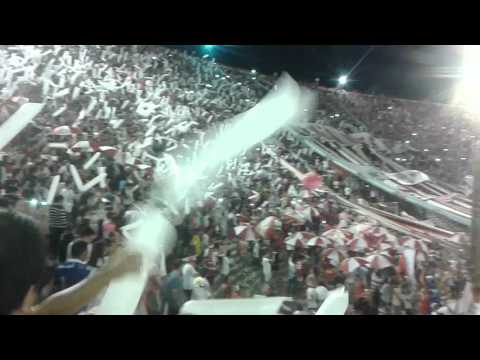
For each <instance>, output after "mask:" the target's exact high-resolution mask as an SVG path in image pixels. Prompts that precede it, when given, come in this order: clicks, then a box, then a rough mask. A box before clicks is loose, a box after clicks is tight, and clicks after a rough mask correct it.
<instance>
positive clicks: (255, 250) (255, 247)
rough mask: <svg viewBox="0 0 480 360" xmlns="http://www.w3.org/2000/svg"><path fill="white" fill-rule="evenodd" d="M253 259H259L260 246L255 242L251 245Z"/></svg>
mask: <svg viewBox="0 0 480 360" xmlns="http://www.w3.org/2000/svg"><path fill="white" fill-rule="evenodd" d="M253 257H254V258H255V259H258V258H259V257H260V244H259V242H258V240H257V241H255V243H254V244H253Z"/></svg>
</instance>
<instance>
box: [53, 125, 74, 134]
mask: <svg viewBox="0 0 480 360" xmlns="http://www.w3.org/2000/svg"><path fill="white" fill-rule="evenodd" d="M53 135H58V136H65V135H72V129H70V127H68V126H66V125H64V126H58V127H56V128H55V129H53Z"/></svg>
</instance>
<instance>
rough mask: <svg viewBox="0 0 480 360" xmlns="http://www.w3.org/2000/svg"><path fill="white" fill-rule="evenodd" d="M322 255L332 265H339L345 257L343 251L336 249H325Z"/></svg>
mask: <svg viewBox="0 0 480 360" xmlns="http://www.w3.org/2000/svg"><path fill="white" fill-rule="evenodd" d="M322 255H323V256H324V257H326V258H327V259H329V260H330V261H331V262H332V264H333V265H338V264H340V261H342V260H343V259H345V258H346V257H347V256H346V254H345V253H344V252H343V251H340V250H338V249H327V250H325V251H324V252H323V254H322Z"/></svg>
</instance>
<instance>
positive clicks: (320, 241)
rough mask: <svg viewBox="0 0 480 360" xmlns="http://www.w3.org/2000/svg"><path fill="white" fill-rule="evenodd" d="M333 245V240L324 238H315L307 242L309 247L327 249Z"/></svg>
mask: <svg viewBox="0 0 480 360" xmlns="http://www.w3.org/2000/svg"><path fill="white" fill-rule="evenodd" d="M329 245H332V240H330V239H327V238H326V237H323V236H315V237H313V238H311V239H310V240H308V241H307V246H318V247H327V246H329Z"/></svg>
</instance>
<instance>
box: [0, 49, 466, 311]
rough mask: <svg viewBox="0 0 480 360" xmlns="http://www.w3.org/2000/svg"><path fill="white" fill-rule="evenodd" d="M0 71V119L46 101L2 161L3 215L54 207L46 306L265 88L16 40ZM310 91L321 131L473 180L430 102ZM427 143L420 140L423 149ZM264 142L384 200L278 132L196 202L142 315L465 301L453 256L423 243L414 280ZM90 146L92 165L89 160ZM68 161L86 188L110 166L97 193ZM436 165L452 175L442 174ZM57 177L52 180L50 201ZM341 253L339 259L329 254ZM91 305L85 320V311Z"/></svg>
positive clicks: (353, 195) (337, 184)
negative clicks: (258, 305)
mask: <svg viewBox="0 0 480 360" xmlns="http://www.w3.org/2000/svg"><path fill="white" fill-rule="evenodd" d="M0 61H1V63H2V64H4V66H3V68H2V70H1V72H0V86H1V87H2V97H3V103H2V105H1V109H0V124H1V123H2V122H4V121H5V120H7V119H8V118H9V116H10V115H12V114H13V113H14V112H15V111H16V110H17V109H18V108H19V107H20V106H21V105H22V104H23V103H25V102H28V101H30V102H40V103H45V106H44V108H43V110H42V112H41V113H40V114H39V115H38V116H37V117H36V118H35V121H34V123H33V124H31V125H30V126H28V127H27V128H26V129H24V130H23V131H22V132H21V133H20V134H19V135H18V136H17V137H16V138H15V139H14V141H13V142H12V143H11V144H9V146H8V147H7V148H5V149H3V151H4V153H2V155H1V156H2V158H1V163H0V184H1V185H0V191H1V192H2V198H1V206H2V207H3V208H6V209H8V211H14V210H15V209H16V210H21V209H24V210H25V211H26V210H27V209H29V208H30V209H29V211H30V212H31V213H32V214H34V215H36V216H37V215H38V214H39V213H41V212H42V211H43V212H48V216H47V218H48V226H47V229H46V230H47V231H46V233H47V234H46V235H47V236H46V239H47V240H48V257H47V261H46V263H45V268H46V270H45V271H44V272H42V276H41V279H40V278H39V279H37V282H36V283H35V285H37V287H38V289H39V295H40V300H42V299H48V298H49V296H50V295H51V294H55V293H58V292H61V291H63V290H64V289H68V288H70V287H72V286H73V285H75V284H79V283H81V282H82V281H85V279H88V278H89V277H91V276H92V272H93V273H95V272H98V271H100V270H101V269H102V268H104V267H106V266H108V264H109V263H110V258H111V257H112V254H115V252H116V251H117V250H118V248H119V247H122V245H123V244H124V243H125V238H124V236H123V234H122V231H121V228H122V227H123V226H124V225H126V224H128V223H130V222H131V221H133V220H135V219H136V218H137V217H138V216H140V215H139V214H140V211H139V210H138V208H137V205H138V204H141V203H142V202H144V201H145V200H147V197H148V196H149V195H148V194H149V192H150V191H151V188H152V183H153V180H154V178H155V174H154V168H155V166H156V161H157V159H158V158H161V157H162V156H163V155H164V154H165V153H170V154H172V155H174V156H175V157H176V158H178V159H181V158H182V157H186V156H188V153H189V152H190V151H191V149H192V147H193V144H194V143H195V142H196V141H200V144H201V141H202V136H203V134H204V133H205V130H206V129H207V128H211V127H212V126H216V124H220V123H222V121H224V120H227V119H229V118H231V117H232V116H233V115H235V114H238V113H241V112H243V111H245V110H248V109H249V108H251V107H252V106H254V105H255V103H256V102H257V101H258V100H259V99H260V98H261V97H262V96H263V95H264V94H266V92H267V91H268V89H269V87H270V85H271V84H272V80H273V79H270V78H268V77H266V76H263V75H261V74H257V73H255V72H244V71H237V70H233V69H229V68H226V67H223V66H220V65H218V64H216V63H215V62H214V61H213V60H211V59H208V58H197V57H194V56H190V55H188V54H186V53H181V52H178V51H174V50H170V49H167V48H163V47H147V48H144V49H141V48H139V47H137V46H38V47H36V46H32V47H28V46H19V47H12V48H4V49H1V50H0ZM318 93H319V96H320V99H319V114H318V121H323V122H324V123H326V124H329V125H330V126H334V127H337V128H339V129H342V130H345V131H346V132H366V131H370V132H371V133H372V134H373V136H375V137H378V138H381V139H384V141H385V142H386V143H387V142H388V141H397V142H398V141H402V142H404V143H405V142H406V141H410V145H411V147H410V148H408V147H407V149H406V150H405V149H403V150H402V155H398V154H393V155H392V154H391V153H389V155H391V156H394V157H397V156H401V157H406V158H407V159H408V160H407V163H404V164H403V165H404V166H410V167H412V168H418V169H419V170H423V171H425V172H427V173H428V174H429V175H430V174H432V175H434V176H438V177H441V178H442V179H444V180H445V181H447V182H459V181H461V177H462V176H464V174H466V173H467V168H468V161H467V160H466V161H465V165H463V163H462V162H461V161H458V159H457V158H456V157H458V156H461V157H465V158H466V159H469V144H470V142H471V141H472V140H471V139H473V138H472V137H471V136H472V135H471V134H474V133H473V132H470V130H465V129H467V125H466V124H465V125H464V124H463V123H464V122H466V120H463V118H462V117H461V116H460V115H455V114H453V115H452V114H451V113H447V112H445V111H446V110H444V109H445V107H442V108H440V107H438V106H436V105H429V104H417V103H415V105H414V103H411V104H410V103H408V102H400V101H396V100H392V99H383V98H380V97H372V98H369V97H366V96H363V95H359V94H352V93H349V94H343V93H341V92H338V91H337V92H335V91H330V90H325V89H318ZM439 109H443V110H442V111H443V112H441V111H440V110H439ZM452 111H453V110H452ZM335 114H338V115H339V116H335ZM452 116H453V117H454V118H455V119H458V121H452V120H451V119H452ZM433 118H434V119H435V121H434V120H432V119H433ZM448 120H450V121H448ZM386 122H388V125H386V124H385V123H386ZM463 126H464V127H465V128H464V130H465V131H466V132H465V136H463V135H462V132H461V131H460V132H459V133H460V135H461V137H462V136H463V137H462V140H461V143H460V146H459V145H458V139H457V143H456V146H453V141H455V138H454V137H453V136H451V135H452V134H456V132H455V131H456V130H457V129H456V127H463ZM443 127H446V129H443V130H442V128H443ZM252 131H254V130H252ZM414 133H415V135H413V134H414ZM448 134H450V135H448ZM444 137H445V141H444V140H440V139H443V138H444ZM420 144H429V147H430V148H429V149H428V150H429V151H423V150H424V149H423V148H420ZM265 145H267V146H268V147H269V149H270V151H273V153H275V154H276V156H279V157H281V158H282V159H284V160H285V161H287V162H289V163H290V164H291V165H293V166H294V167H296V168H297V169H298V170H300V171H302V172H304V173H306V172H309V171H316V172H317V173H319V174H320V175H322V176H323V180H324V183H325V185H326V187H325V189H329V190H328V191H333V192H335V193H337V194H338V195H339V196H342V197H345V198H348V199H352V200H357V199H358V198H363V199H364V200H363V201H369V202H371V203H376V202H378V201H380V200H381V196H380V194H377V192H376V191H375V190H373V189H369V190H368V191H367V192H365V189H364V188H363V187H360V188H359V187H354V186H352V185H351V184H350V182H349V181H348V180H346V177H345V174H343V173H342V172H339V171H335V168H334V167H333V166H331V164H328V161H324V159H321V158H319V157H318V156H317V155H314V154H313V153H312V152H311V151H310V150H309V149H304V148H302V147H301V146H300V145H299V144H296V142H295V141H294V139H291V138H290V136H289V135H288V134H287V133H282V134H281V135H279V136H277V137H275V139H272V140H271V141H270V140H269V141H268V144H262V145H259V147H258V148H255V149H252V150H251V151H249V152H248V153H246V154H245V155H244V156H242V157H241V159H239V160H238V161H236V162H233V163H232V164H230V165H231V166H230V167H228V168H227V169H226V170H224V171H223V173H221V174H220V176H219V177H218V179H216V181H218V183H219V186H218V188H215V191H212V192H211V193H210V194H209V195H208V196H206V197H205V199H204V200H203V201H201V202H199V203H197V204H195V206H194V205H192V206H191V209H190V212H189V213H188V214H186V216H185V218H184V220H183V222H182V223H181V224H180V225H178V226H177V232H178V241H177V246H176V248H175V250H174V252H173V253H172V254H171V255H170V256H169V258H168V259H167V269H166V271H161V270H160V269H156V271H155V272H154V273H152V276H151V277H150V279H149V281H148V284H147V286H146V289H145V292H144V294H143V296H142V300H141V302H140V304H139V307H138V309H137V313H138V314H177V313H178V312H179V310H180V308H181V306H182V305H183V304H184V303H185V301H188V300H190V299H194V300H195V299H209V298H239V297H252V296H254V295H257V296H275V295H288V296H292V297H293V298H294V299H295V300H297V303H298V306H299V308H298V310H299V311H300V310H301V311H303V312H307V313H308V312H310V313H314V312H315V311H316V310H317V309H318V308H319V306H320V305H321V303H322V302H323V301H324V300H325V298H326V296H327V295H328V291H329V290H333V289H335V288H337V287H338V286H345V287H346V288H347V289H348V291H349V294H350V302H351V306H350V308H349V310H348V313H349V314H430V313H432V312H435V311H436V310H438V309H439V308H442V309H444V307H445V306H446V305H447V303H448V301H449V300H452V299H457V298H458V297H459V296H460V295H461V292H462V290H463V286H464V284H465V281H466V270H465V263H464V262H463V261H462V260H459V259H458V258H456V257H455V260H457V261H456V262H455V263H453V264H452V263H451V262H450V261H449V260H451V258H452V253H451V252H448V251H447V250H446V249H443V248H442V247H440V246H439V245H436V244H431V243H428V244H427V243H426V242H425V243H424V246H425V248H424V249H423V251H422V253H423V255H424V258H419V257H418V256H417V258H416V259H415V272H414V274H412V273H411V272H409V271H407V268H406V265H405V256H404V254H403V250H404V249H405V248H408V246H406V247H405V246H403V245H404V244H403V242H404V241H406V240H405V239H403V238H402V236H401V234H398V233H394V232H389V231H387V230H386V229H383V228H382V227H381V226H379V224H376V223H372V222H371V221H368V220H367V219H365V218H362V216H360V215H359V214H356V213H355V212H354V211H351V210H349V209H346V208H345V207H343V206H341V204H340V203H338V202H337V201H336V200H335V196H332V195H331V194H329V192H328V191H326V192H324V193H322V194H319V193H314V192H311V191H309V190H307V189H304V188H303V187H302V185H301V184H300V182H299V180H298V179H297V178H296V177H294V176H293V175H292V174H291V173H290V172H289V171H288V170H286V169H284V168H283V167H282V166H281V164H280V163H279V162H278V161H277V159H275V158H273V157H272V156H271V155H270V154H269V152H267V151H266V150H265ZM422 146H425V145H422ZM386 147H389V146H386ZM390 148H392V147H390ZM445 149H448V150H447V151H446V150H445ZM417 150H418V151H417ZM462 151H464V152H462ZM97 152H99V153H100V154H101V155H100V156H99V157H98V159H97V160H96V162H95V164H94V165H92V166H90V167H87V166H85V164H86V163H87V162H88V161H89V159H90V158H91V157H92V155H93V154H95V153H97ZM440 153H441V154H442V156H441V162H440V161H435V159H433V158H432V156H433V157H435V156H440V155H439V154H440ZM447 155H448V156H447ZM71 165H73V166H74V167H75V168H76V169H78V173H79V176H80V179H81V181H82V182H83V183H84V184H85V183H88V181H89V180H90V179H92V178H95V177H96V176H97V175H98V174H99V173H101V169H104V171H105V172H106V174H107V178H106V181H105V184H102V183H100V184H98V185H96V186H94V187H92V188H91V189H89V190H88V191H82V190H81V189H79V187H78V185H77V183H76V181H75V178H74V175H72V170H71ZM434 166H437V167H438V169H443V168H444V167H446V166H450V167H451V168H452V169H457V170H458V171H440V170H438V172H435V171H436V170H435V168H434ZM55 175H60V177H61V180H60V185H59V188H58V191H57V195H56V196H55V198H54V200H53V202H52V203H51V204H49V203H48V202H47V197H48V192H49V186H50V183H51V181H52V177H53V176H55ZM448 176H452V178H448ZM453 176H456V177H455V179H454V178H453ZM330 189H332V190H330ZM32 209H33V210H32ZM5 211H6V210H5ZM300 213H301V214H303V215H301V216H300V215H298V214H300ZM271 217H273V218H272V219H274V220H275V221H272V223H271V224H270V225H268V226H267V227H266V228H264V227H263V226H262V222H264V221H265V220H267V219H269V218H271ZM359 224H360V225H364V226H365V228H367V227H368V228H370V231H374V230H372V229H383V230H381V231H384V233H385V234H387V233H388V234H389V236H390V239H392V238H393V239H394V240H392V243H394V245H392V246H390V247H385V248H384V249H383V250H385V251H388V252H387V253H381V252H382V247H381V245H380V242H379V241H377V242H376V243H375V240H371V239H369V241H373V243H370V242H369V243H368V246H366V245H365V246H364V247H363V248H354V247H352V246H353V245H351V241H352V240H356V237H353V238H352V236H353V235H355V236H357V234H356V233H355V232H353V231H350V230H351V228H352V227H355V226H356V225H359ZM245 229H246V230H245ZM250 229H254V230H252V231H250ZM332 230H338V231H341V232H343V233H344V235H345V238H344V239H343V240H342V241H343V242H341V241H340V240H335V239H330V240H332V241H331V242H330V243H329V244H313V245H311V244H310V245H309V244H307V242H308V240H310V239H307V238H305V239H301V240H300V242H296V240H295V241H294V242H293V243H292V242H291V241H292V239H295V236H296V235H297V234H302V233H310V234H314V235H315V236H320V235H322V234H325V232H327V231H332ZM375 231H376V230H375ZM379 231H380V230H379ZM358 236H361V235H358ZM362 236H363V235H362ZM307 237H308V235H307ZM322 238H325V239H328V235H325V236H324V237H322ZM334 240H335V241H337V243H336V244H335V243H334ZM377 240H378V239H377ZM338 241H340V243H338ZM327 242H328V241H327ZM384 245H386V244H384ZM334 251H337V252H338V254H339V255H338V256H339V257H338V258H332V257H331V256H330V254H331V253H332V252H334ZM380 253H381V254H380ZM370 255H381V256H384V257H385V259H386V260H388V262H389V263H390V265H388V266H385V267H381V268H375V267H374V266H373V265H372V264H371V263H370V262H369V261H366V260H365V263H363V262H362V261H361V263H362V266H359V267H357V268H355V269H354V270H351V271H350V269H349V268H347V269H346V270H345V269H343V267H342V266H341V265H342V264H343V261H344V260H349V259H356V258H362V259H363V258H368V256H370ZM2 256H3V255H2ZM333 259H334V260H333ZM0 260H2V261H3V258H2V259H0ZM234 268H239V269H247V268H248V269H251V271H252V272H258V273H259V274H261V275H262V279H261V280H262V281H261V282H259V283H258V284H255V286H254V285H251V287H250V288H248V285H247V286H245V284H242V283H238V282H237V281H236V280H235V279H234V277H233V276H232V270H233V269H234ZM3 280H4V279H3V278H2V281H3ZM32 285H33V284H32ZM95 303H96V302H95V301H92V303H91V304H90V305H89V306H88V308H82V310H81V311H82V312H86V313H94V309H93V310H92V307H94V304H95ZM442 311H443V312H444V310H442ZM442 311H441V312H442Z"/></svg>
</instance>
